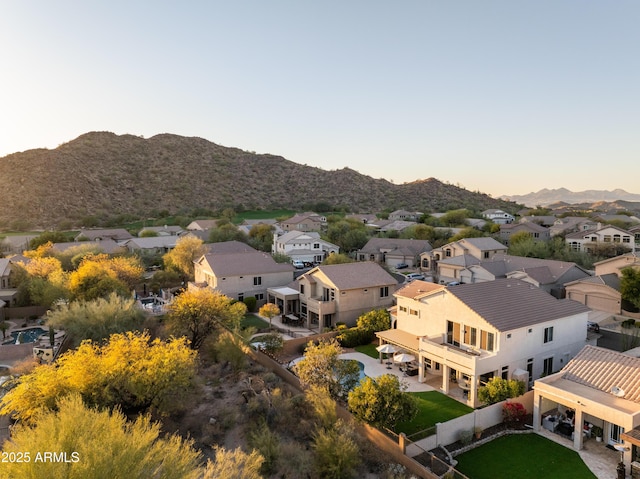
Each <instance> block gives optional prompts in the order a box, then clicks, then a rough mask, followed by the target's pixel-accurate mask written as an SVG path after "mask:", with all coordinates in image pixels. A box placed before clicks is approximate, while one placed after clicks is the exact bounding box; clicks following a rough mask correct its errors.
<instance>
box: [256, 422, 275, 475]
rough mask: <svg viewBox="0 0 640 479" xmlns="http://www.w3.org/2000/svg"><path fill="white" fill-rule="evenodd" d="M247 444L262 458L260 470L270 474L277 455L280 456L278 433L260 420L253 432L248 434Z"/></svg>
mask: <svg viewBox="0 0 640 479" xmlns="http://www.w3.org/2000/svg"><path fill="white" fill-rule="evenodd" d="M249 445H250V446H251V447H252V448H254V449H256V450H257V451H258V452H259V453H260V454H261V455H262V457H263V458H264V462H263V463H262V466H261V467H260V472H262V473H263V474H271V473H272V472H273V470H274V467H275V465H276V461H277V460H278V457H280V437H279V436H278V434H276V433H275V432H273V431H271V429H269V426H268V425H267V423H266V422H262V423H261V424H260V426H259V427H258V428H257V429H256V430H255V431H254V432H252V433H251V434H249Z"/></svg>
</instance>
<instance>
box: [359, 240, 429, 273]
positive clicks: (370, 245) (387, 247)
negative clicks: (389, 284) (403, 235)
mask: <svg viewBox="0 0 640 479" xmlns="http://www.w3.org/2000/svg"><path fill="white" fill-rule="evenodd" d="M431 249H432V248H431V244H429V242H428V241H427V240H415V239H399V238H371V239H370V240H369V241H367V244H365V245H364V246H363V247H362V249H361V250H359V251H357V252H356V259H357V260H358V261H375V262H376V263H382V264H386V265H387V266H390V267H395V266H396V265H397V264H399V263H405V264H407V265H409V267H414V266H417V265H418V264H419V259H420V255H421V254H423V253H428V252H430V251H431Z"/></svg>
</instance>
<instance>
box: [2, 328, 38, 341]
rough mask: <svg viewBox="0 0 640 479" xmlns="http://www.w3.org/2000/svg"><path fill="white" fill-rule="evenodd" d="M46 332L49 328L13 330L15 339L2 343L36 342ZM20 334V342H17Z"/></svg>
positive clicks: (12, 333) (12, 335)
mask: <svg viewBox="0 0 640 479" xmlns="http://www.w3.org/2000/svg"><path fill="white" fill-rule="evenodd" d="M46 332H47V330H46V329H43V328H29V329H21V330H20V331H12V332H11V337H12V338H13V339H12V340H9V341H5V342H4V343H2V344H24V343H35V342H36V340H37V339H38V338H39V337H40V336H42V335H43V334H44V333H46ZM18 336H20V343H17V340H18Z"/></svg>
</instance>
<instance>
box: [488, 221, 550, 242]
mask: <svg viewBox="0 0 640 479" xmlns="http://www.w3.org/2000/svg"><path fill="white" fill-rule="evenodd" d="M521 231H524V232H525V233H527V234H528V235H529V236H531V237H532V238H533V239H534V240H536V241H549V240H550V239H551V232H550V231H549V228H546V227H544V226H541V225H539V224H538V223H534V222H532V221H524V222H522V223H509V224H505V225H500V239H501V240H502V241H504V243H505V244H509V238H511V236H513V235H514V234H516V233H520V232H521Z"/></svg>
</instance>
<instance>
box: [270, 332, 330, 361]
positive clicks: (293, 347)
mask: <svg viewBox="0 0 640 479" xmlns="http://www.w3.org/2000/svg"><path fill="white" fill-rule="evenodd" d="M338 334H340V333H339V332H338V331H331V332H329V333H322V334H314V335H313V336H307V337H304V338H295V339H287V340H286V341H285V342H284V348H283V349H282V355H283V356H287V357H289V356H302V351H303V349H304V347H305V346H306V345H307V343H308V342H309V341H316V342H317V341H319V340H320V339H329V338H333V337H336V336H337V335H338Z"/></svg>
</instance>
